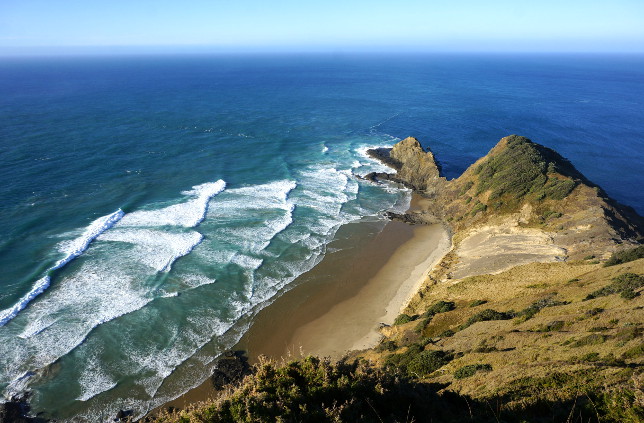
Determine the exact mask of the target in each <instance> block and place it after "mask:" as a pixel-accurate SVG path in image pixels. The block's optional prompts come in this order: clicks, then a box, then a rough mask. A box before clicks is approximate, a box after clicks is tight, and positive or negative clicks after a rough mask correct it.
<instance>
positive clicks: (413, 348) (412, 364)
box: [385, 344, 453, 377]
mask: <svg viewBox="0 0 644 423" xmlns="http://www.w3.org/2000/svg"><path fill="white" fill-rule="evenodd" d="M452 358H453V357H452V355H450V354H448V353H446V352H445V351H440V350H425V349H424V347H423V346H422V345H420V344H411V345H409V346H408V347H407V351H405V352H403V353H398V354H390V355H389V356H387V358H386V359H385V366H386V367H388V368H395V369H398V370H399V371H401V372H403V373H406V374H407V375H409V376H411V377H421V376H425V375H428V374H430V373H432V372H434V371H436V370H438V369H439V368H440V367H443V366H444V365H445V364H447V363H449V362H450V361H451V360H452Z"/></svg>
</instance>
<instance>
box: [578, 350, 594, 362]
mask: <svg viewBox="0 0 644 423" xmlns="http://www.w3.org/2000/svg"><path fill="white" fill-rule="evenodd" d="M579 361H599V353H598V352H589V353H588V354H585V355H583V356H582V357H581V358H580V359H579Z"/></svg>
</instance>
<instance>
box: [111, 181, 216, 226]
mask: <svg viewBox="0 0 644 423" xmlns="http://www.w3.org/2000/svg"><path fill="white" fill-rule="evenodd" d="M225 188H226V182H224V181H223V180H221V179H220V180H218V181H217V182H209V183H206V184H201V185H195V186H194V187H192V190H190V191H184V192H182V194H184V195H188V196H191V197H195V198H193V199H192V200H188V201H186V202H184V203H180V204H174V205H172V206H168V207H165V208H162V209H158V210H140V211H135V212H132V213H128V214H127V215H126V216H124V218H123V219H121V221H120V222H119V224H118V225H117V226H118V227H125V226H183V227H186V228H193V227H195V226H197V225H198V224H199V223H201V221H203V219H204V218H205V217H206V213H207V212H208V203H209V202H210V199H211V198H212V197H214V196H216V195H217V194H219V193H220V192H222V191H223V190H224V189H225Z"/></svg>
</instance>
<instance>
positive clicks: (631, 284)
mask: <svg viewBox="0 0 644 423" xmlns="http://www.w3.org/2000/svg"><path fill="white" fill-rule="evenodd" d="M642 287H644V276H642V275H638V274H636V273H623V274H621V275H619V276H617V277H615V278H613V283H611V284H610V285H606V286H605V287H603V288H601V289H598V290H597V291H594V292H591V293H590V294H588V295H587V296H586V298H584V301H586V300H592V299H593V298H597V297H605V296H607V295H611V294H617V293H619V294H620V295H621V296H622V298H627V299H632V298H635V297H636V296H637V295H638V294H637V293H636V292H635V290H636V289H639V288H642Z"/></svg>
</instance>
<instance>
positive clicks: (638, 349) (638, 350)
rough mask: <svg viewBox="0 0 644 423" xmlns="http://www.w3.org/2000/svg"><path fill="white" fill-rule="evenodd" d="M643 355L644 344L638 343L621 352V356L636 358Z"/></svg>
mask: <svg viewBox="0 0 644 423" xmlns="http://www.w3.org/2000/svg"><path fill="white" fill-rule="evenodd" d="M642 356H644V344H639V345H637V346H635V347H633V348H631V349H629V350H627V351H626V352H624V354H622V358H624V359H627V358H638V357H642Z"/></svg>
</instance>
